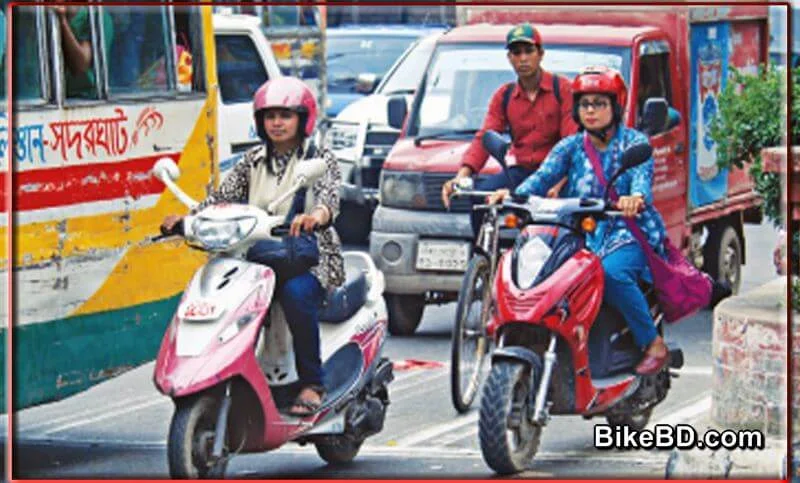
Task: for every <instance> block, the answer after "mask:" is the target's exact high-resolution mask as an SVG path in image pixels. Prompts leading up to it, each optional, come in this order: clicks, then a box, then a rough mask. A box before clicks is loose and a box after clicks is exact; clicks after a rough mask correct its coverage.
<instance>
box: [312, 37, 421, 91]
mask: <svg viewBox="0 0 800 483" xmlns="http://www.w3.org/2000/svg"><path fill="white" fill-rule="evenodd" d="M416 39H417V37H416V36H383V35H380V36H364V37H354V36H350V35H348V36H333V35H331V34H330V32H329V33H328V40H327V42H328V44H327V50H328V54H327V62H328V91H329V92H349V91H350V90H351V89H352V88H353V87H354V86H355V83H356V78H357V77H358V75H359V74H367V73H369V74H375V75H376V76H378V78H380V77H383V75H384V74H385V73H386V71H387V70H389V67H391V66H392V64H393V63H394V61H396V60H397V58H398V57H400V54H402V53H403V52H404V51H405V50H406V49H407V48H408V46H409V45H411V43H412V42H413V41H414V40H416Z"/></svg>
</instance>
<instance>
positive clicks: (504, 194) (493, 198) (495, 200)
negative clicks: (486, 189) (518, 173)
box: [486, 188, 511, 205]
mask: <svg viewBox="0 0 800 483" xmlns="http://www.w3.org/2000/svg"><path fill="white" fill-rule="evenodd" d="M509 198H511V190H509V189H507V188H501V189H499V190H497V191H495V192H494V193H492V194H491V195H489V196H488V197H487V198H486V204H487V205H496V204H499V203H502V202H503V201H505V200H507V199H509Z"/></svg>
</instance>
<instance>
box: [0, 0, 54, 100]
mask: <svg viewBox="0 0 800 483" xmlns="http://www.w3.org/2000/svg"><path fill="white" fill-rule="evenodd" d="M39 10H40V8H38V7H22V6H16V7H14V44H13V49H14V52H13V53H14V55H13V59H14V99H16V100H20V101H30V100H44V99H45V98H46V95H45V89H44V85H43V82H42V79H43V78H44V76H43V75H42V72H43V69H44V67H45V63H44V62H43V60H44V59H42V58H41V56H40V54H39V46H40V45H42V41H41V35H42V29H41V28H40V24H39V23H38V22H37V19H41V17H40V15H39V13H38V11H39ZM7 20H8V19H7V18H6V17H5V12H2V27H1V29H2V37H3V48H2V49H0V50H2V59H0V65H1V66H2V67H0V75H2V81H0V97H2V99H5V98H6V83H5V78H6V50H5V49H6V48H8V46H7V45H5V38H6V26H7ZM5 107H6V106H5V104H3V107H2V108H3V109H5Z"/></svg>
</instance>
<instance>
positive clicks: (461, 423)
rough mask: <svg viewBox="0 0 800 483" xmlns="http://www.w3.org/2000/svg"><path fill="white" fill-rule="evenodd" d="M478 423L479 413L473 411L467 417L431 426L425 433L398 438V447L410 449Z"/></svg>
mask: <svg viewBox="0 0 800 483" xmlns="http://www.w3.org/2000/svg"><path fill="white" fill-rule="evenodd" d="M477 422H478V411H473V412H471V413H468V414H466V415H460V416H456V418H455V419H453V420H452V421H448V422H446V423H441V424H436V425H433V426H429V427H428V428H427V429H425V430H423V431H415V432H414V433H412V434H411V435H409V436H406V437H403V438H398V439H397V440H396V441H397V446H399V447H409V446H416V445H418V444H419V443H421V442H423V441H426V440H429V439H433V438H435V437H437V436H439V435H442V434H445V433H447V432H450V431H456V430H458V429H461V428H463V427H465V426H468V425H476V424H477Z"/></svg>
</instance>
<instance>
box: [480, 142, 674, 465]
mask: <svg viewBox="0 0 800 483" xmlns="http://www.w3.org/2000/svg"><path fill="white" fill-rule="evenodd" d="M483 142H484V146H485V147H486V148H487V150H488V151H489V152H490V153H492V155H493V156H494V158H495V159H497V160H500V161H501V164H503V165H504V163H503V161H502V160H503V159H504V155H505V150H506V149H507V143H506V141H505V140H503V139H502V138H501V137H500V136H499V135H498V134H497V133H494V132H487V133H486V134H485V135H484V141H483ZM651 153H652V148H651V147H650V146H649V145H647V144H641V145H636V146H632V147H630V148H629V149H628V150H626V151H625V153H624V154H623V162H622V167H621V169H620V170H619V171H618V172H617V173H615V174H614V176H612V178H611V180H610V181H609V183H608V186H611V185H612V184H613V183H614V180H616V179H617V177H618V176H619V175H620V174H622V173H623V172H624V171H626V170H628V169H630V168H632V167H634V166H637V165H639V164H641V163H643V162H645V161H646V160H647V159H648V158H649V157H650V155H651ZM501 212H503V213H507V215H506V217H507V220H508V224H509V225H513V226H517V227H521V229H520V234H519V236H518V237H517V238H516V240H515V243H514V247H513V248H512V249H511V250H509V251H506V252H505V253H504V254H503V256H502V258H501V260H500V262H499V266H498V268H497V275H496V277H495V280H494V288H493V298H494V309H493V310H494V312H493V315H492V318H491V319H490V321H489V324H488V327H487V332H488V334H489V337H492V338H493V339H494V341H495V344H496V347H497V349H496V350H495V351H494V352H493V353H492V367H491V372H490V374H489V376H488V379H487V380H486V383H485V385H484V390H483V397H482V399H481V408H480V417H479V433H478V435H479V440H480V446H481V451H482V453H483V458H484V460H485V461H486V463H487V464H488V465H489V466H490V467H491V468H492V469H493V470H494V471H495V472H497V473H500V474H510V473H516V472H519V471H522V470H524V469H526V467H527V466H528V465H529V463H530V462H531V460H532V459H533V456H534V455H535V454H536V451H537V449H538V446H539V441H540V438H541V433H542V430H543V429H544V427H545V425H546V424H547V422H548V420H549V419H550V416H551V415H554V414H580V415H582V416H583V417H584V418H587V419H588V418H591V417H593V416H605V418H606V420H607V421H608V422H609V424H611V425H614V426H622V425H627V426H629V427H631V429H637V430H638V429H642V428H644V427H645V426H646V424H647V422H648V420H649V418H650V414H651V412H652V410H653V407H654V406H656V405H657V404H658V403H659V402H661V401H662V400H663V399H664V398H665V397H666V395H667V392H668V390H669V388H670V377H671V375H670V372H669V367H672V368H680V367H681V366H682V365H683V353H682V351H681V350H680V349H678V348H676V347H675V346H674V345H671V347H672V349H671V350H670V364H669V367H665V368H664V369H663V370H662V371H661V372H659V373H658V374H655V375H652V376H640V375H637V374H635V373H634V367H635V366H636V364H637V363H638V362H639V360H640V359H641V358H642V356H643V354H642V352H641V350H640V349H639V348H638V347H637V346H636V345H635V343H634V341H633V338H632V336H631V334H630V332H629V331H628V329H627V326H626V324H625V321H624V319H623V318H622V316H621V314H619V313H616V312H615V311H614V310H612V309H611V308H610V307H608V306H606V305H604V304H603V283H604V275H603V267H602V264H601V262H600V258H599V257H598V256H597V255H595V254H594V253H592V252H590V251H589V250H587V248H586V243H585V242H586V233H587V232H591V231H593V230H594V228H595V226H596V222H597V220H599V219H603V218H605V217H608V216H614V215H621V213H620V212H618V211H614V209H613V207H612V204H611V202H610V201H608V197H607V196H605V197H604V198H603V199H597V198H562V199H548V198H539V197H530V198H528V199H526V200H524V201H521V200H515V201H510V202H509V201H507V202H504V203H503V204H502V206H501ZM642 289H643V291H644V293H645V294H646V296H647V299H648V302H649V303H650V308H651V314H653V319H654V320H655V321H656V324H657V328H658V332H659V334H663V323H662V319H663V317H662V315H661V313H660V310H659V307H658V305H657V303H656V301H655V297H654V293H653V290H652V287H644V286H643V287H642Z"/></svg>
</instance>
